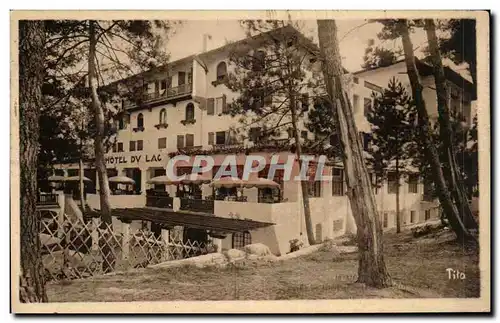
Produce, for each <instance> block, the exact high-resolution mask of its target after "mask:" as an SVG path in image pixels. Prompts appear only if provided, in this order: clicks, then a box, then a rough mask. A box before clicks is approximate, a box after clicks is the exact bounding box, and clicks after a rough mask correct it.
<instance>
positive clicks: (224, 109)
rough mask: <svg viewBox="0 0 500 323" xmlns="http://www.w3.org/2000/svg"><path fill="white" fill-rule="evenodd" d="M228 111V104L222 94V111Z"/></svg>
mask: <svg viewBox="0 0 500 323" xmlns="http://www.w3.org/2000/svg"><path fill="white" fill-rule="evenodd" d="M228 112H229V109H228V106H227V103H226V95H225V94H224V95H223V96H222V113H228Z"/></svg>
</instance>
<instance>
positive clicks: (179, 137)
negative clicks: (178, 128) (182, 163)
mask: <svg viewBox="0 0 500 323" xmlns="http://www.w3.org/2000/svg"><path fill="white" fill-rule="evenodd" d="M177 148H184V136H183V135H177Z"/></svg>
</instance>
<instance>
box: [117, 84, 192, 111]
mask: <svg viewBox="0 0 500 323" xmlns="http://www.w3.org/2000/svg"><path fill="white" fill-rule="evenodd" d="M192 91H193V84H191V83H188V84H182V85H179V86H177V87H172V88H168V89H165V90H163V91H160V92H153V93H145V94H143V95H142V97H141V99H140V101H141V103H150V102H154V101H161V100H165V99H173V98H177V97H180V96H184V95H188V94H191V92H192ZM126 105H127V106H134V105H136V104H135V102H127V103H126Z"/></svg>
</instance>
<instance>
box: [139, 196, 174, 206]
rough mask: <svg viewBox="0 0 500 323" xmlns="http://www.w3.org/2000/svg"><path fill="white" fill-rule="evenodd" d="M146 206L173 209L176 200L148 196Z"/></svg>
mask: <svg viewBox="0 0 500 323" xmlns="http://www.w3.org/2000/svg"><path fill="white" fill-rule="evenodd" d="M146 206H150V207H158V208H165V209H173V208H174V198H173V197H169V196H154V195H148V196H146Z"/></svg>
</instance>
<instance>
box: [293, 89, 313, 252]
mask: <svg viewBox="0 0 500 323" xmlns="http://www.w3.org/2000/svg"><path fill="white" fill-rule="evenodd" d="M289 94H290V110H291V113H292V127H293V135H294V137H295V146H296V154H297V159H298V160H299V169H300V170H302V158H301V156H302V146H301V144H300V137H299V130H298V129H297V106H296V100H295V94H294V93H293V91H290V93H289ZM300 187H301V190H302V203H303V205H304V220H305V222H306V232H307V241H308V242H309V244H310V245H311V246H312V245H314V244H316V242H317V241H316V239H315V238H314V232H313V226H312V220H311V208H310V206H309V187H308V180H307V181H304V180H303V179H301V180H300Z"/></svg>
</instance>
